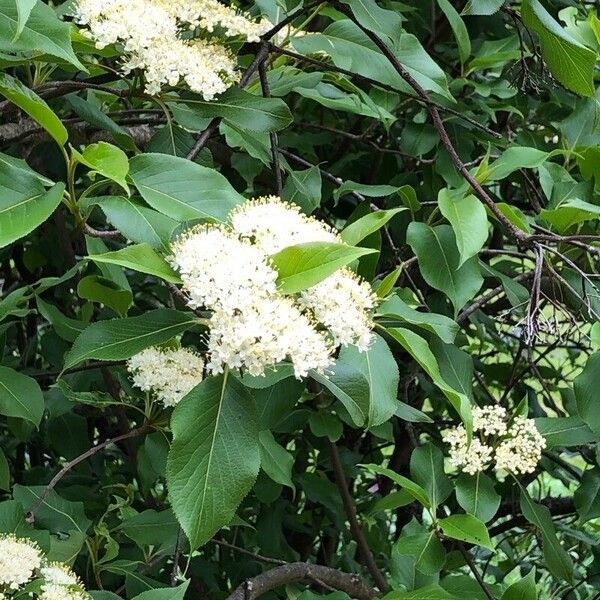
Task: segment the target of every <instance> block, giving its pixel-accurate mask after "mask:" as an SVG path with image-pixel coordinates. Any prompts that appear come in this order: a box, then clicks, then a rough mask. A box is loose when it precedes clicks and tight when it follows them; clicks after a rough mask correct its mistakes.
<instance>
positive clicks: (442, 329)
mask: <svg viewBox="0 0 600 600" xmlns="http://www.w3.org/2000/svg"><path fill="white" fill-rule="evenodd" d="M377 312H378V314H380V315H382V316H383V317H384V318H385V319H386V320H387V319H388V318H390V319H397V320H399V321H401V322H403V323H410V324H411V325H416V326H417V327H420V328H421V329H424V330H426V331H430V332H432V333H435V334H436V335H437V336H438V337H439V338H440V339H441V340H442V341H443V342H446V343H447V344H452V343H453V342H454V338H456V334H457V333H458V329H459V327H458V324H457V323H456V322H455V321H453V320H452V319H450V318H449V317H446V316H445V315H438V314H437V313H432V312H420V311H418V310H415V309H414V308H411V307H410V306H409V305H408V304H406V302H404V300H402V299H401V298H400V296H398V295H396V294H394V295H393V296H390V297H389V298H386V300H384V302H382V303H381V304H380V305H379V308H378V310H377Z"/></svg>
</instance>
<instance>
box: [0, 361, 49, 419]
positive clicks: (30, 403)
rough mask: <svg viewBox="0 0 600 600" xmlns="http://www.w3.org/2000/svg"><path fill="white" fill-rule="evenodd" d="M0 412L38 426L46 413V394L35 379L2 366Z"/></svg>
mask: <svg viewBox="0 0 600 600" xmlns="http://www.w3.org/2000/svg"><path fill="white" fill-rule="evenodd" d="M0 414H1V415H5V416H6V417H18V418H20V419H25V420H26V421H29V422H30V423H33V424H34V425H35V426H36V427H37V426H38V425H39V424H40V421H41V420H42V416H43V414H44V396H43V395H42V390H41V389H40V386H39V385H38V383H37V382H36V381H35V379H32V378H31V377H27V375H23V374H22V373H17V371H15V370H14V369H9V368H8V367H2V366H0Z"/></svg>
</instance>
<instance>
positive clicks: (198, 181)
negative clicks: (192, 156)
mask: <svg viewBox="0 0 600 600" xmlns="http://www.w3.org/2000/svg"><path fill="white" fill-rule="evenodd" d="M129 175H130V177H131V179H132V180H133V182H134V184H135V186H136V187H137V189H138V190H139V192H140V194H141V195H142V197H143V198H144V200H145V201H146V202H147V203H148V204H149V205H150V206H151V207H152V208H154V209H156V210H157V211H158V212H161V213H163V214H164V215H167V216H168V217H170V218H172V219H175V220H177V221H187V220H192V219H207V220H212V221H225V220H226V218H227V215H228V213H229V211H230V210H231V209H232V208H233V207H234V206H236V205H237V204H241V203H242V202H243V201H244V198H242V196H240V195H239V194H238V193H237V192H236V191H235V190H234V189H233V187H231V184H230V183H229V182H228V181H227V179H225V177H223V175H221V174H220V173H219V172H217V171H215V170H214V169H209V168H208V167H202V166H200V165H198V164H196V163H194V162H191V161H189V160H185V159H184V158H178V157H176V156H168V155H166V154H138V155H137V156H134V157H133V158H132V159H131V161H130V173H129Z"/></svg>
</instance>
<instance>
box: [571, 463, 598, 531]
mask: <svg viewBox="0 0 600 600" xmlns="http://www.w3.org/2000/svg"><path fill="white" fill-rule="evenodd" d="M573 497H574V500H575V508H576V509H577V513H578V514H579V518H580V519H581V523H585V522H587V521H589V520H590V519H597V518H598V517H600V469H598V468H597V467H595V468H593V469H588V470H587V471H585V472H584V473H583V477H582V478H581V483H580V484H579V487H578V488H577V489H576V490H575V494H574V496H573Z"/></svg>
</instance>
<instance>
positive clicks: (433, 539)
mask: <svg viewBox="0 0 600 600" xmlns="http://www.w3.org/2000/svg"><path fill="white" fill-rule="evenodd" d="M394 552H397V553H399V554H404V555H409V556H414V558H415V568H416V569H418V570H419V571H421V573H425V575H435V574H436V573H439V572H440V570H441V568H442V567H443V566H444V563H445V562H446V550H445V549H444V546H443V545H442V542H440V540H439V539H438V537H437V535H436V532H435V531H430V532H427V533H417V534H414V535H401V536H400V537H399V538H398V541H397V542H396V543H395V544H394Z"/></svg>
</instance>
